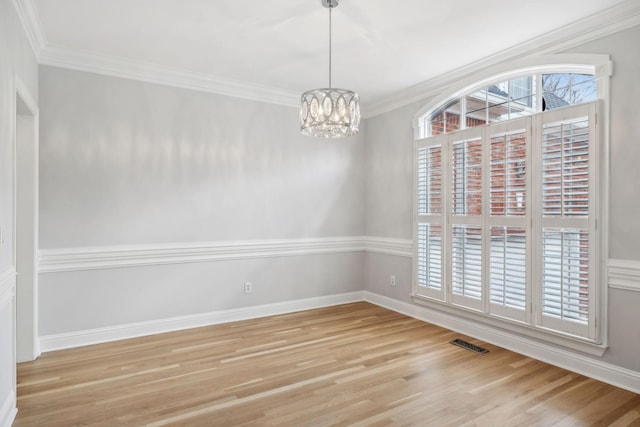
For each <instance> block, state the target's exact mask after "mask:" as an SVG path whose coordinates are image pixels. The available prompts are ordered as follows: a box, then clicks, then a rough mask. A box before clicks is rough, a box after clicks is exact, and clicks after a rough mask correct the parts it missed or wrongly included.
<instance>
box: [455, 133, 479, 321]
mask: <svg viewBox="0 0 640 427" xmlns="http://www.w3.org/2000/svg"><path fill="white" fill-rule="evenodd" d="M448 145H449V150H450V151H449V153H450V154H449V158H450V161H449V167H450V174H449V194H450V197H449V204H448V208H447V211H448V212H449V213H450V215H449V217H448V230H449V236H448V240H447V241H448V242H450V245H449V246H448V247H449V248H450V249H449V250H448V251H447V254H448V255H449V264H448V272H449V275H450V277H451V279H450V280H451V287H450V301H451V302H452V303H454V304H457V305H461V306H464V307H467V308H472V309H475V310H480V309H481V308H482V304H483V294H484V292H483V280H482V279H483V278H482V275H483V271H484V268H483V262H484V257H483V228H482V211H483V209H484V207H483V205H484V203H483V197H484V194H483V193H484V188H483V181H484V180H483V172H484V171H483V163H484V162H483V159H484V154H483V129H482V128H471V129H466V130H464V131H460V132H456V133H455V134H451V135H450V142H449V144H448Z"/></svg>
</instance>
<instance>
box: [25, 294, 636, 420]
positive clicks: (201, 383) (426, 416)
mask: <svg viewBox="0 0 640 427" xmlns="http://www.w3.org/2000/svg"><path fill="white" fill-rule="evenodd" d="M458 337H460V335H459V334H456V333H453V332H451V331H448V330H445V329H442V328H439V327H437V326H433V325H429V324H425V323H423V322H421V321H418V320H415V319H412V318H409V317H406V316H404V315H401V314H398V313H395V312H392V311H389V310H386V309H384V308H381V307H377V306H374V305H371V304H368V303H364V302H362V303H355V304H347V305H341V306H336V307H329V308H323V309H318V310H310V311H305V312H300V313H293V314H287V315H281V316H274V317H268V318H263V319H257V320H250V321H242V322H235V323H228V324H223V325H217V326H211V327H205V328H198V329H191V330H188V331H180V332H172V333H167V334H161V335H154V336H149V337H143V338H136V339H131V340H126V341H119V342H115V343H108V344H100V345H95V346H90V347H83V348H77V349H71V350H63V351H57V352H51V353H46V354H43V355H42V356H41V357H40V358H39V359H38V360H37V361H34V362H28V363H23V364H20V365H19V366H18V411H19V412H18V416H17V419H16V422H15V424H14V426H17V427H19V426H73V425H104V426H120V425H135V426H139V425H150V426H165V425H188V426H330V425H348V426H400V425H402V426H412V425H413V426H445V425H451V426H460V425H477V426H485V425H491V426H500V425H508V426H516V425H526V426H529V425H541V426H555V425H558V426H576V425H602V426H604V425H611V426H630V425H635V426H640V395H638V394H635V393H631V392H629V391H625V390H622V389H619V388H616V387H613V386H609V385H606V384H603V383H601V382H599V381H596V380H592V379H589V378H586V377H583V376H581V375H578V374H575V373H571V372H569V371H566V370H563V369H560V368H556V367H553V366H550V365H548V364H545V363H542V362H539V361H537V360H534V359H530V358H528V357H525V356H522V355H519V354H516V353H513V352H510V351H507V350H504V349H501V348H499V347H495V346H492V345H488V344H484V343H481V342H478V341H475V340H472V339H469V341H471V342H473V343H475V344H477V345H481V346H483V347H485V348H487V349H489V350H490V352H489V353H487V354H484V355H477V354H474V353H472V352H470V351H468V350H465V349H461V348H459V347H456V346H453V345H451V344H449V343H448V342H449V341H450V340H452V339H454V338H458ZM463 338H465V337H463Z"/></svg>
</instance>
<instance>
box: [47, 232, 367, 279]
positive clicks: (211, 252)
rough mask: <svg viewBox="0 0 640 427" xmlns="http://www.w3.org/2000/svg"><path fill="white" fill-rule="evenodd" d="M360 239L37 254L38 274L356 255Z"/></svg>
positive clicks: (360, 248)
mask: <svg viewBox="0 0 640 427" xmlns="http://www.w3.org/2000/svg"><path fill="white" fill-rule="evenodd" d="M364 249H365V241H364V238H363V237H362V236H354V237H334V238H316V239H282V240H252V241H227V242H208V243H207V242H201V243H176V244H158V245H145V246H103V247H86V248H63V249H42V250H40V257H39V260H40V263H39V265H40V273H54V272H59V271H80V270H96V269H103V268H120V267H134V266H143V265H156V264H183V263H190V262H204V261H220V260H234V259H248V258H267V257H281V256H294V255H315V254H325V253H340V252H359V251H363V250H364Z"/></svg>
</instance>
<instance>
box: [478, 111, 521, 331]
mask: <svg viewBox="0 0 640 427" xmlns="http://www.w3.org/2000/svg"><path fill="white" fill-rule="evenodd" d="M529 123H530V121H529V119H524V120H523V119H519V120H511V121H509V122H503V123H499V124H496V125H494V126H492V127H491V132H490V136H489V158H490V164H489V167H490V170H489V178H488V181H489V194H490V212H489V216H488V218H487V222H488V224H489V227H490V230H489V245H488V246H489V253H490V254H489V275H488V276H489V277H488V281H489V313H491V314H495V315H497V316H501V317H507V318H509V319H513V320H518V321H521V322H524V321H527V320H528V318H529V317H530V316H529V315H528V311H527V307H528V305H529V302H530V298H531V293H530V291H529V289H528V288H530V286H527V283H528V282H529V280H530V279H529V275H528V273H527V267H528V265H529V261H528V260H527V253H528V251H529V249H528V241H529V237H528V235H529V232H528V231H527V224H528V221H529V219H530V215H528V213H527V212H528V211H527V208H528V207H529V205H530V201H529V197H530V194H529V193H530V192H529V191H528V188H529V186H530V184H529V175H530V173H529V169H530V168H529V162H530V161H529V157H530V148H529V144H530V139H531V134H530V131H529V129H530V125H529Z"/></svg>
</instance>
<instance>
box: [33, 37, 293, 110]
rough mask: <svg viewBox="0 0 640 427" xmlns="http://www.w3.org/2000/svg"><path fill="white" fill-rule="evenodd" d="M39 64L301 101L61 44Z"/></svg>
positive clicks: (242, 84)
mask: <svg viewBox="0 0 640 427" xmlns="http://www.w3.org/2000/svg"><path fill="white" fill-rule="evenodd" d="M40 63H41V64H43V65H51V66H55V67H61V68H68V69H72V70H78V71H86V72H90V73H96V74H103V75H107V76H111V77H120V78H125V79H132V80H140V81H143V82H148V83H156V84H161V85H166V86H174V87H179V88H182V89H191V90H196V91H200V92H209V93H215V94H218V95H226V96H231V97H234V98H241V99H248V100H252V101H261V102H267V103H270V104H276V105H283V106H288V107H293V106H296V107H297V106H298V105H299V104H300V94H297V93H293V92H291V91H287V90H284V89H277V88H270V87H266V86H261V85H257V84H253V83H246V82H241V81H237V80H228V79H220V78H217V77H215V76H213V75H210V74H205V73H197V72H192V71H186V70H180V69H176V68H170V67H165V66H162V65H158V64H153V63H149V62H142V61H134V60H130V59H126V58H119V57H115V56H110V55H102V54H97V53H93V52H87V51H80V50H75V49H69V48H66V47H62V46H53V45H47V47H46V48H45V49H44V50H42V52H41V54H40Z"/></svg>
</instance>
